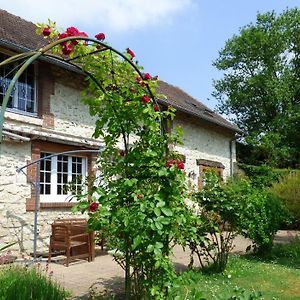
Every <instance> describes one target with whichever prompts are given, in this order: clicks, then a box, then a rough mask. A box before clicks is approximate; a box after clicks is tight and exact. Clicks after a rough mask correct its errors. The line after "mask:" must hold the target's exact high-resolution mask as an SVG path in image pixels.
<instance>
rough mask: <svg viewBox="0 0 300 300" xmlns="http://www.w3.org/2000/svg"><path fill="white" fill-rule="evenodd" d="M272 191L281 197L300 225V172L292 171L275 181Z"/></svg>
mask: <svg viewBox="0 0 300 300" xmlns="http://www.w3.org/2000/svg"><path fill="white" fill-rule="evenodd" d="M270 192H271V193H272V194H273V195H274V196H276V197H278V198H280V199H281V200H282V201H283V203H284V204H285V205H286V207H287V209H288V211H289V212H290V214H291V215H292V217H293V218H294V221H295V225H298V226H299V225H300V172H292V173H290V174H289V175H288V176H286V177H283V178H282V179H281V180H280V181H279V182H276V183H273V185H272V186H271V188H270Z"/></svg>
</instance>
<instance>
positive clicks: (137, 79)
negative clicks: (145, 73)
mask: <svg viewBox="0 0 300 300" xmlns="http://www.w3.org/2000/svg"><path fill="white" fill-rule="evenodd" d="M135 82H136V83H137V84H139V85H140V86H141V87H144V86H145V83H144V81H143V78H142V77H141V76H137V77H136V78H135Z"/></svg>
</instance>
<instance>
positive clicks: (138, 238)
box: [132, 235, 142, 249]
mask: <svg viewBox="0 0 300 300" xmlns="http://www.w3.org/2000/svg"><path fill="white" fill-rule="evenodd" d="M141 241H142V237H141V236H140V235H138V236H137V237H135V238H134V239H133V245H132V248H133V249H136V247H137V246H138V245H140V243H141Z"/></svg>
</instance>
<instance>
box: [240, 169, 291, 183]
mask: <svg viewBox="0 0 300 300" xmlns="http://www.w3.org/2000/svg"><path fill="white" fill-rule="evenodd" d="M239 167H240V168H241V169H242V170H243V171H244V172H245V174H246V176H247V177H248V178H249V180H250V181H251V183H252V185H253V186H254V187H257V188H265V187H269V186H271V185H272V184H273V183H274V182H278V181H279V180H280V179H281V178H282V177H284V176H287V175H288V174H289V173H290V172H291V170H290V169H274V168H272V167H270V166H267V165H262V166H253V165H246V164H239Z"/></svg>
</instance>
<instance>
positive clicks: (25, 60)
mask: <svg viewBox="0 0 300 300" xmlns="http://www.w3.org/2000/svg"><path fill="white" fill-rule="evenodd" d="M74 40H76V41H84V42H86V43H93V44H95V45H98V49H97V50H95V51H91V52H90V53H87V54H85V55H79V56H76V57H72V58H69V57H61V56H57V55H53V54H52V53H51V50H52V49H53V48H54V47H55V46H57V45H59V44H62V43H65V42H70V41H74ZM105 51H108V52H110V53H115V54H117V56H119V57H120V58H121V59H123V60H125V61H126V62H127V63H128V64H129V65H130V66H131V67H132V69H133V71H134V72H136V74H137V76H140V77H141V78H143V74H142V73H141V71H140V70H139V69H138V67H137V66H136V65H135V64H134V63H133V61H132V60H130V59H129V58H128V57H126V55H124V54H123V53H121V52H119V51H117V50H116V49H114V48H113V47H111V46H109V45H107V44H105V43H103V42H101V41H99V40H97V39H93V38H89V37H83V36H72V37H66V38H63V39H59V40H56V41H54V42H51V43H50V44H48V45H46V46H44V47H43V48H41V49H39V50H36V51H29V52H25V53H21V54H17V55H15V56H12V57H9V58H7V59H6V60H4V61H2V62H0V69H1V67H4V66H5V65H8V64H15V63H17V64H18V65H17V66H16V67H15V68H13V70H12V71H11V72H15V74H14V76H13V78H12V79H11V80H10V83H9V85H8V87H7V90H6V91H5V95H4V98H3V101H2V104H1V111H0V156H1V155H2V154H1V152H2V142H3V124H4V114H5V110H6V108H7V105H8V102H9V98H10V95H11V94H12V92H13V89H14V86H15V84H16V82H17V81H18V79H19V78H20V76H21V75H22V73H23V72H24V71H25V70H26V69H27V68H28V67H29V66H30V65H31V64H32V63H34V62H35V61H37V60H38V59H41V58H42V57H44V58H48V59H50V60H53V61H56V62H60V63H61V64H67V65H68V66H72V67H73V68H75V69H77V70H79V71H80V72H82V74H83V75H85V76H86V77H89V78H90V79H91V80H92V81H93V82H94V83H95V84H96V86H97V87H98V88H99V89H100V90H101V91H102V92H103V93H106V90H105V88H104V87H103V86H102V84H101V82H99V81H98V80H97V79H96V78H95V76H94V75H93V74H92V73H90V72H88V71H86V70H84V69H83V68H82V67H81V66H80V65H79V64H77V63H76V60H77V59H81V58H83V57H84V56H89V55H93V54H96V53H100V52H105ZM111 59H112V64H111V65H112V69H111V73H112V74H113V72H114V64H113V56H112V55H111ZM7 75H9V74H7ZM145 87H146V90H147V92H148V94H149V96H150V97H151V99H152V101H153V102H154V103H155V104H156V105H157V104H158V103H157V99H155V98H154V95H153V93H152V91H151V89H150V87H149V85H148V84H147V83H145ZM158 107H159V106H158ZM160 129H161V134H162V133H163V123H162V122H161V123H160ZM79 152H93V153H99V152H101V150H74V151H66V152H61V153H56V154H53V155H50V156H47V157H45V158H42V159H38V160H35V161H33V162H31V163H29V164H27V165H25V166H22V167H20V168H17V172H18V173H20V172H22V173H24V174H25V175H26V173H25V172H24V169H26V168H27V167H29V166H30V165H33V164H37V168H36V169H37V171H36V180H35V182H33V183H32V184H33V185H34V187H35V210H34V241H33V254H34V259H36V252H37V217H38V196H39V184H40V183H39V165H40V162H41V161H42V160H43V159H46V158H50V157H52V156H55V155H60V154H74V153H79ZM26 176H27V175H26Z"/></svg>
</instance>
